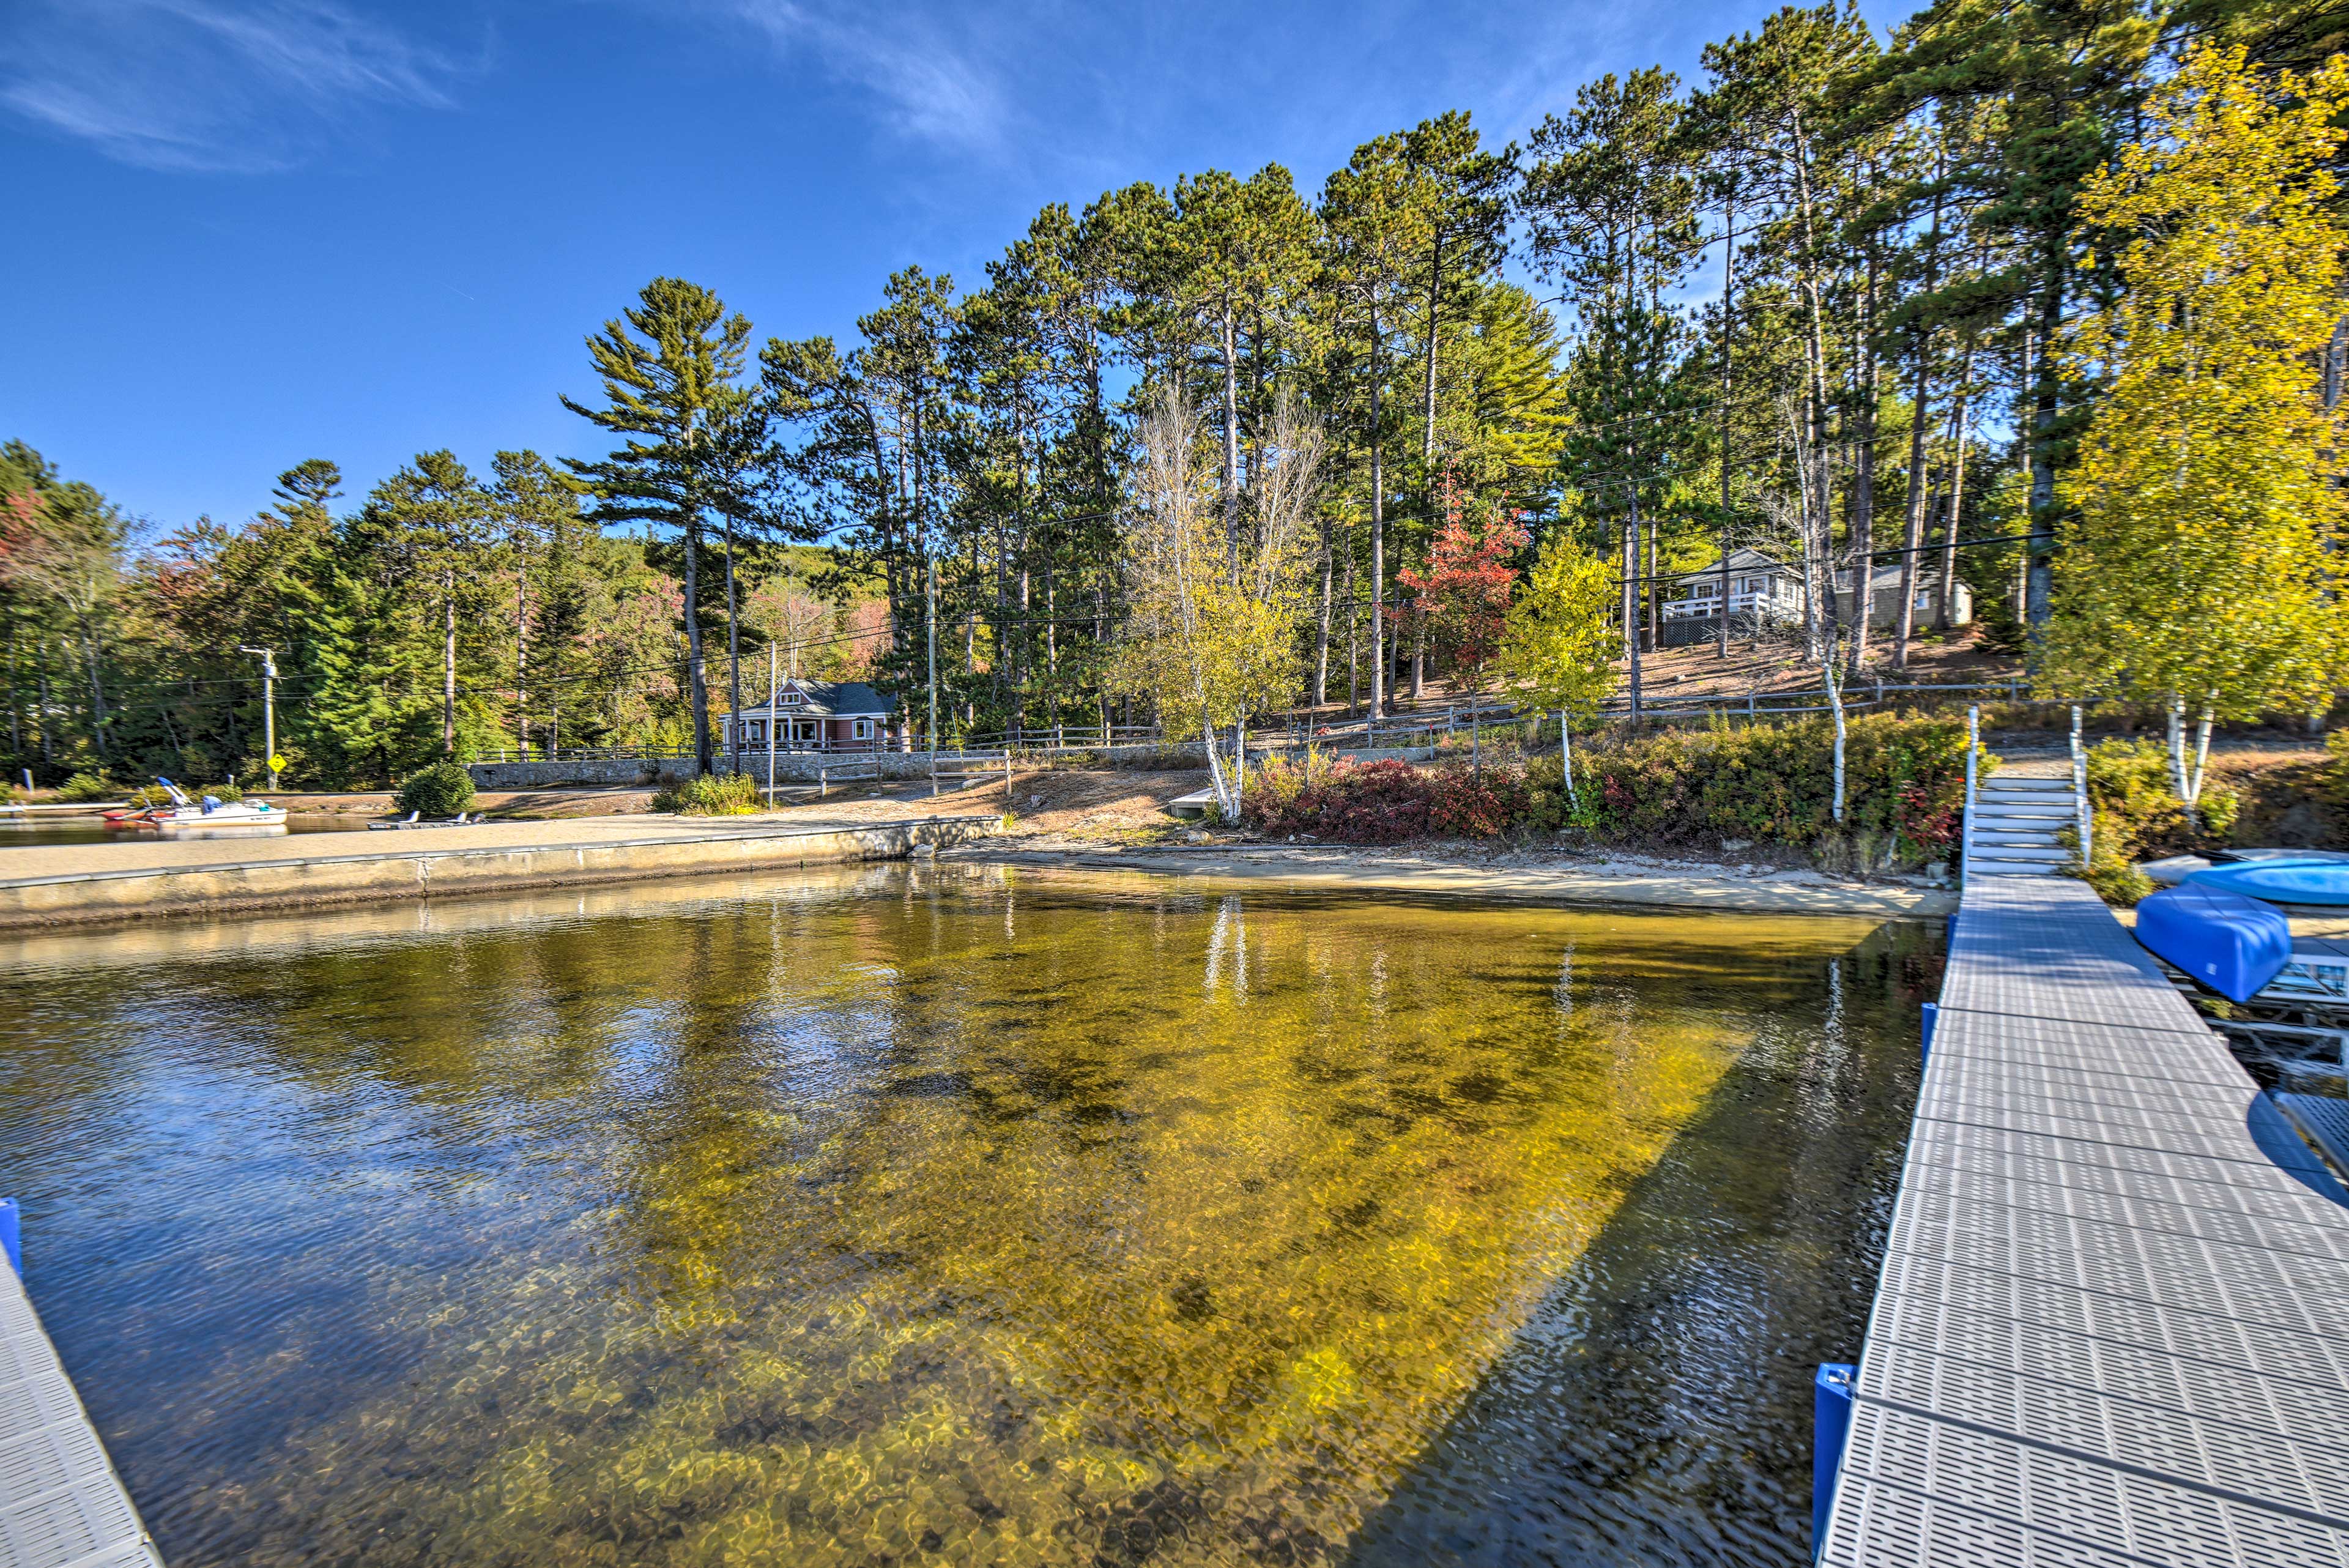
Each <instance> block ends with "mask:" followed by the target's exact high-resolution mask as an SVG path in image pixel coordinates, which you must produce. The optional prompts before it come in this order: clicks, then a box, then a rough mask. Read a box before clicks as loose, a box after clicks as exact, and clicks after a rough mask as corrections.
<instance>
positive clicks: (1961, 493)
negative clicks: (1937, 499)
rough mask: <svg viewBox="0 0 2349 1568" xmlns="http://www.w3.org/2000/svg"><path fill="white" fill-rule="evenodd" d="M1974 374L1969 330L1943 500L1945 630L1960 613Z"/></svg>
mask: <svg viewBox="0 0 2349 1568" xmlns="http://www.w3.org/2000/svg"><path fill="white" fill-rule="evenodd" d="M1973 375H1974V340H1973V336H1972V334H1971V333H1969V334H1967V337H1966V348H1965V352H1964V353H1963V354H1962V355H1961V356H1960V357H1959V359H1958V384H1957V386H1956V387H1954V388H1953V389H1951V396H1950V444H1951V453H1950V490H1949V494H1948V495H1947V496H1946V497H1945V498H1944V500H1943V507H1944V510H1945V512H1946V514H1947V515H1946V517H1945V520H1944V522H1943V524H1942V527H1941V582H1940V595H1939V599H1938V602H1937V603H1936V604H1935V606H1934V607H1933V625H1934V626H1935V627H1937V628H1940V630H1942V631H1947V630H1949V629H1950V628H1951V625H1952V624H1953V621H1952V618H1954V617H1955V616H1956V614H1957V603H1958V530H1959V529H1960V528H1961V527H1962V526H1963V525H1964V518H1963V516H1962V515H1961V513H1962V508H1963V505H1964V502H1965V494H1966V445H1967V442H1966V400H1967V398H1968V396H1969V395H1970V394H1971V391H1972V389H1973V387H1972V382H1973Z"/></svg>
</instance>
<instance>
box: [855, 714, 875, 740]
mask: <svg viewBox="0 0 2349 1568" xmlns="http://www.w3.org/2000/svg"><path fill="white" fill-rule="evenodd" d="M856 738H857V739H858V740H860V741H869V740H871V739H872V738H873V721H872V720H870V719H859V720H857V721H856Z"/></svg>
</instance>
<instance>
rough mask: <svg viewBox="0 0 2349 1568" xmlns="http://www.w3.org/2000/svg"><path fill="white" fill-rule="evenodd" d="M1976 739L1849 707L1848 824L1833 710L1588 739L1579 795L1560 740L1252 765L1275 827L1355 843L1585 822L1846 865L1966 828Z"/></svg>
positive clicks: (1270, 829) (1919, 860)
mask: <svg viewBox="0 0 2349 1568" xmlns="http://www.w3.org/2000/svg"><path fill="white" fill-rule="evenodd" d="M1965 753H1966V734H1965V726H1964V725H1963V724H1961V723H1958V722H1953V721H1951V720H1947V719H1931V718H1904V717H1901V716H1899V715H1895V714H1868V715H1864V716H1862V717H1859V718H1857V719H1854V720H1852V721H1850V722H1849V724H1848V726H1847V731H1846V736H1845V744H1844V794H1845V811H1844V820H1843V821H1842V822H1841V823H1837V821H1836V820H1835V804H1834V791H1835V726H1834V724H1833V722H1831V721H1828V720H1826V719H1814V720H1805V721H1797V722H1791V723H1783V724H1753V725H1731V724H1727V723H1721V724H1715V725H1713V726H1712V727H1710V728H1705V729H1696V728H1685V729H1684V728H1672V729H1664V730H1659V731H1656V732H1651V733H1650V734H1647V735H1644V736H1640V737H1637V738H1631V739H1618V740H1615V741H1612V742H1600V743H1592V742H1584V743H1581V744H1578V746H1577V747H1576V748H1575V756H1574V770H1575V782H1576V784H1577V786H1578V788H1577V791H1576V792H1574V793H1572V794H1570V793H1569V792H1568V789H1567V787H1566V776H1565V771H1564V769H1563V767H1562V766H1561V764H1560V762H1559V759H1558V756H1557V753H1555V752H1550V751H1545V753H1544V754H1542V755H1539V756H1537V757H1535V758H1534V759H1533V760H1532V761H1531V762H1529V763H1525V764H1524V765H1522V766H1520V765H1517V764H1516V763H1514V762H1509V761H1501V762H1498V763H1493V762H1488V763H1487V765H1486V766H1485V768H1484V770H1483V773H1482V775H1481V776H1479V775H1478V774H1475V773H1472V772H1471V771H1470V770H1469V769H1467V768H1465V767H1462V766H1459V765H1457V763H1456V760H1455V761H1454V763H1452V765H1447V766H1442V767H1437V768H1433V769H1418V768H1413V767H1412V766H1410V765H1409V764H1408V763H1399V762H1384V763H1364V764H1361V765H1358V766H1356V765H1340V766H1339V767H1337V768H1334V769H1326V768H1325V769H1324V770H1323V771H1321V772H1319V773H1317V772H1315V769H1316V766H1317V762H1316V759H1314V758H1313V757H1312V756H1310V755H1309V757H1308V759H1307V761H1306V762H1305V763H1302V764H1298V763H1287V762H1274V763H1266V764H1265V765H1264V766H1263V767H1262V768H1260V769H1259V770H1257V772H1256V773H1254V774H1251V776H1250V778H1249V782H1248V789H1247V811H1246V815H1247V820H1248V821H1249V823H1250V824H1251V825H1253V826H1257V828H1259V829H1260V830H1261V831H1264V832H1267V833H1272V834H1280V835H1288V834H1297V833H1309V834H1312V835H1313V836H1316V837H1319V838H1328V839H1332V840H1335V841H1337V842H1340V843H1352V844H1393V843H1399V842H1401V841H1402V840H1403V839H1406V838H1413V837H1419V836H1424V835H1429V834H1440V835H1454V836H1465V837H1475V838H1490V837H1495V836H1501V835H1503V834H1511V833H1516V834H1525V833H1539V834H1553V833H1557V832H1559V831H1561V830H1563V829H1568V828H1573V829H1578V830H1580V831H1582V832H1584V833H1586V834H1588V835H1589V836H1591V837H1592V838H1594V839H1596V840H1599V841H1600V842H1606V843H1621V844H1634V845H1656V846H1673V845H1691V846H1697V845H1702V846H1704V847H1707V848H1710V847H1712V846H1713V843H1715V842H1717V841H1718V840H1720V839H1723V838H1746V839H1752V840H1755V841H1757V842H1760V843H1764V844H1773V845H1778V846H1786V847H1792V848H1803V849H1808V850H1811V851H1813V852H1814V853H1815V854H1817V855H1820V856H1823V857H1829V858H1831V859H1833V860H1834V861H1835V862H1836V863H1837V864H1838V865H1840V864H1843V863H1845V862H1856V863H1861V864H1866V865H1869V866H1876V865H1882V864H1886V863H1888V862H1889V863H1890V864H1894V865H1903V866H1920V865H1923V864H1926V863H1928V862H1930V861H1932V860H1935V859H1939V858H1941V857H1945V856H1946V855H1947V854H1948V853H1949V851H1950V850H1951V847H1952V846H1954V845H1955V844H1956V842H1957V836H1958V827H1959V825H1960V822H1961V819H1962V816H1963V813H1964V806H1965V776H1966V762H1965ZM1503 756H1504V757H1506V753H1503ZM1983 765H1984V767H1985V768H1988V767H1989V766H1991V765H1992V759H1990V758H1987V757H1986V758H1984V760H1983ZM1577 797H1578V801H1579V804H1578V803H1577Z"/></svg>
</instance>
